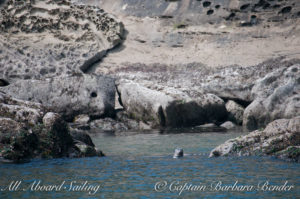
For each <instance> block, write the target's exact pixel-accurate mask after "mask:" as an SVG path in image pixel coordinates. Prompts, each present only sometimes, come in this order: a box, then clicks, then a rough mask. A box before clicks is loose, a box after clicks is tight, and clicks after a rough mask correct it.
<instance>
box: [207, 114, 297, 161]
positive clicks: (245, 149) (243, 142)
mask: <svg viewBox="0 0 300 199" xmlns="http://www.w3.org/2000/svg"><path fill="white" fill-rule="evenodd" d="M299 145H300V117H295V118H292V119H278V120H275V121H273V122H271V123H270V124H268V126H267V127H266V128H265V129H264V130H262V131H259V130H256V131H253V132H251V133H249V134H248V135H245V136H240V137H238V138H235V139H231V140H228V141H226V142H225V143H224V144H221V145H220V146H218V147H216V148H215V149H213V150H212V151H211V153H210V157H217V156H229V155H239V156H242V155H272V156H276V157H279V158H287V159H291V160H295V161H299V159H300V151H299V148H298V147H299ZM291 147H292V148H291Z"/></svg>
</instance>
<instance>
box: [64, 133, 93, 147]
mask: <svg viewBox="0 0 300 199" xmlns="http://www.w3.org/2000/svg"><path fill="white" fill-rule="evenodd" d="M70 134H71V136H72V138H73V140H74V142H75V143H78V142H82V143H84V144H86V145H88V146H92V147H95V145H94V143H93V141H92V139H91V137H90V136H89V135H88V134H87V133H86V132H85V131H80V130H71V131H70Z"/></svg>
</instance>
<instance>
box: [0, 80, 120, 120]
mask: <svg viewBox="0 0 300 199" xmlns="http://www.w3.org/2000/svg"><path fill="white" fill-rule="evenodd" d="M0 90H2V91H5V92H6V93H7V94H10V95H11V96H14V97H16V98H18V99H22V100H28V101H34V102H40V103H42V104H43V105H44V106H46V107H47V108H48V109H50V110H51V111H53V112H56V113H59V114H62V115H63V116H64V117H65V118H66V119H67V120H71V121H72V119H73V117H74V116H76V115H77V114H89V115H91V116H103V115H107V116H111V115H113V114H114V104H115V102H114V100H115V86H114V80H113V79H112V78H109V77H104V76H94V75H87V74H77V75H73V76H60V77H56V78H49V79H45V80H20V81H18V82H16V83H13V84H10V85H9V86H6V87H2V88H0Z"/></svg>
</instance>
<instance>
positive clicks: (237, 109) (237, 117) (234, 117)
mask: <svg viewBox="0 0 300 199" xmlns="http://www.w3.org/2000/svg"><path fill="white" fill-rule="evenodd" d="M225 107H226V110H227V112H228V113H229V116H228V119H229V120H231V121H233V122H235V123H236V124H238V125H241V124H242V123H243V114H244V111H245V109H244V107H242V106H241V105H239V104H238V103H236V102H235V101H232V100H228V102H226V104H225Z"/></svg>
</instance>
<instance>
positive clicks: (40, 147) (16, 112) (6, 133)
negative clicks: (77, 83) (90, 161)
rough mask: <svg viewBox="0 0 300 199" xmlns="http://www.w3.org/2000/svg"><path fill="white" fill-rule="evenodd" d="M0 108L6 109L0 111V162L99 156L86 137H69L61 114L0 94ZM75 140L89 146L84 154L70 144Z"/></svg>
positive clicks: (79, 135) (82, 135) (76, 135)
mask: <svg viewBox="0 0 300 199" xmlns="http://www.w3.org/2000/svg"><path fill="white" fill-rule="evenodd" d="M0 106H1V107H6V108H5V109H1V111H0V160H1V161H2V160H3V161H5V162H24V161H27V160H29V159H31V158H35V157H41V158H59V157H83V156H91V155H97V156H98V155H101V154H100V152H99V151H97V149H95V148H94V145H93V143H92V140H91V138H90V137H89V136H88V135H87V134H80V133H77V134H75V135H74V134H73V135H74V138H73V137H72V136H71V135H70V132H69V128H68V125H67V123H66V122H65V121H64V120H63V119H62V117H61V115H59V114H57V113H53V112H48V113H46V114H44V113H45V110H46V109H45V108H44V107H43V106H42V105H41V104H39V103H33V102H28V101H22V100H18V99H15V98H11V97H10V96H8V95H5V94H3V93H1V92H0ZM10 110H12V111H11V112H10ZM33 113H34V114H33ZM33 122H36V123H33ZM75 138H76V140H75ZM79 139H80V140H81V141H85V142H86V144H87V145H89V149H88V150H86V153H82V152H81V151H80V150H79V148H78V147H76V146H75V144H74V141H77V140H79ZM89 151H94V153H89Z"/></svg>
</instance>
